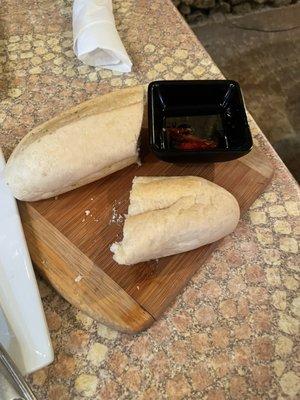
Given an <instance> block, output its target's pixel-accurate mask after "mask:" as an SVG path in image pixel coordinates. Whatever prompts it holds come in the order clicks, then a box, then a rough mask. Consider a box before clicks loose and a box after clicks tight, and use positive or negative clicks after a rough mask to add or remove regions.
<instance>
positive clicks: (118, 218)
mask: <svg viewBox="0 0 300 400" xmlns="http://www.w3.org/2000/svg"><path fill="white" fill-rule="evenodd" d="M123 220H124V216H123V215H122V214H119V213H118V212H117V209H116V207H115V206H113V208H112V215H111V219H110V221H109V224H117V225H120V224H121V223H122V222H123Z"/></svg>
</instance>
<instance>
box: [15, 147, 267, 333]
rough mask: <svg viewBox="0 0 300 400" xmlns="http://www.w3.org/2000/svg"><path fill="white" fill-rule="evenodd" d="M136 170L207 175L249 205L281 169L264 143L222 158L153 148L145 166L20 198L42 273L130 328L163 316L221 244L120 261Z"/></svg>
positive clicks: (82, 304) (94, 311)
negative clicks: (167, 158) (164, 153)
mask: <svg viewBox="0 0 300 400" xmlns="http://www.w3.org/2000/svg"><path fill="white" fill-rule="evenodd" d="M136 175H138V176H146V175H147V176H155V175H162V176H163V175H165V176H169V175H170V176H171V175H173V176H176V175H197V176H201V177H204V178H206V179H209V180H211V181H213V182H215V183H217V184H219V185H221V186H223V187H224V188H226V189H227V190H228V191H230V192H231V193H232V194H233V195H234V196H235V197H236V198H237V200H238V202H239V204H240V207H241V211H242V213H243V212H245V211H246V210H247V209H248V208H249V206H250V205H251V204H252V203H253V202H254V200H255V199H256V198H257V197H258V195H259V194H260V193H261V192H262V191H263V190H264V189H265V187H266V186H267V185H268V183H269V182H270V180H271V178H272V175H273V169H272V167H271V165H270V163H269V161H268V160H267V159H266V157H265V156H264V155H263V154H262V153H260V152H259V151H258V150H257V149H253V150H252V151H251V153H249V154H248V155H247V156H245V157H243V158H241V159H239V160H234V161H230V162H227V163H216V164H189V165H174V164H168V163H165V162H162V161H159V160H157V159H156V158H155V157H154V156H152V155H151V154H147V155H146V156H145V157H144V160H143V164H142V166H137V165H132V166H130V167H127V168H125V169H123V170H121V171H118V172H116V173H114V174H112V175H110V176H108V177H105V178H102V179H101V180H99V181H97V182H94V183H91V184H89V185H86V186H84V187H82V188H79V189H76V190H74V191H72V192H69V193H66V194H64V195H61V196H59V197H58V198H56V199H54V198H52V199H49V200H43V201H39V202H33V203H22V202H20V203H19V207H20V212H21V217H22V221H23V224H24V231H25V235H26V239H27V242H28V246H29V250H30V254H31V257H32V259H33V261H34V263H35V264H36V267H37V268H38V270H39V271H40V272H41V273H42V275H43V276H44V277H46V279H48V280H49V281H50V282H51V284H52V285H53V286H54V287H55V289H56V290H57V291H58V292H59V293H60V294H61V295H62V296H63V297H64V298H65V299H66V300H68V301H69V302H70V303H72V304H73V305H75V306H76V307H78V308H79V309H81V310H82V311H83V312H85V313H87V314H88V315H90V316H91V317H92V318H94V319H96V320H98V321H100V322H102V323H104V324H107V325H109V326H111V327H114V328H115V329H118V330H120V331H123V332H130V333H135V332H139V331H142V330H143V329H145V328H147V327H149V326H150V325H151V324H152V323H153V322H154V321H155V320H156V319H158V318H159V316H160V315H161V314H162V313H163V312H164V311H165V309H166V308H167V307H168V306H169V304H170V303H171V302H172V301H173V300H174V298H175V297H176V296H177V294H178V293H179V292H180V291H181V290H182V289H183V287H184V286H185V285H186V284H187V282H188V281H189V279H190V278H191V277H192V275H193V274H194V273H195V272H196V271H197V270H198V269H199V268H200V267H201V265H202V264H203V263H204V262H205V260H206V259H207V258H208V256H209V255H210V254H211V253H212V252H213V250H214V249H215V248H216V247H217V246H218V244H219V242H216V243H213V244H210V245H206V246H203V247H201V248H199V249H196V250H193V251H190V252H187V253H183V254H179V255H174V256H170V257H165V258H162V259H159V260H158V261H151V262H145V263H140V264H137V265H134V266H130V267H127V266H119V265H118V264H116V263H115V262H114V261H113V259H112V253H111V252H110V250H109V247H110V245H111V244H112V243H113V242H115V241H116V240H118V239H121V237H122V214H124V213H126V212H127V208H128V200H129V191H130V189H131V184H132V179H133V178H134V176H136ZM120 215H121V217H120Z"/></svg>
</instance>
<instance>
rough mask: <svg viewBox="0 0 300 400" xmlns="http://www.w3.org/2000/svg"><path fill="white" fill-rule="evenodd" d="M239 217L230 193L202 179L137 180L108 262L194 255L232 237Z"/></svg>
mask: <svg viewBox="0 0 300 400" xmlns="http://www.w3.org/2000/svg"><path fill="white" fill-rule="evenodd" d="M239 217H240V209H239V205H238V203H237V201H236V199H235V198H234V197H233V196H232V194H230V193H229V192H227V190H225V189H223V188H222V187H220V186H218V185H216V184H214V183H212V182H210V181H207V180H206V179H203V178H200V177H196V176H179V177H136V178H134V180H133V186H132V190H131V193H130V205H129V209H128V216H127V217H126V220H125V223H124V229H123V240H122V242H118V243H114V244H113V245H112V246H111V251H112V252H113V253H114V256H113V258H114V260H115V261H116V262H117V263H119V264H126V265H130V264H136V263H138V262H141V261H148V260H151V259H156V258H160V257H165V256H169V255H171V254H177V253H182V252H185V251H189V250H193V249H195V248H197V247H200V246H203V245H205V244H208V243H212V242H214V241H216V240H219V239H221V238H222V237H224V236H226V235H228V234H229V233H231V232H232V231H233V230H234V229H235V227H236V225H237V223H238V221H239Z"/></svg>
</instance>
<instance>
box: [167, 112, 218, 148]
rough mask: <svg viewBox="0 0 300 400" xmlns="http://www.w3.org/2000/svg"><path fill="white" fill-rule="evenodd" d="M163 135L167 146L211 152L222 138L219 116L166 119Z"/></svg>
mask: <svg viewBox="0 0 300 400" xmlns="http://www.w3.org/2000/svg"><path fill="white" fill-rule="evenodd" d="M164 133H165V134H166V135H167V139H168V143H169V146H170V147H172V148H175V149H179V150H187V151H193V150H194V151H195V150H196V151H197V150H211V149H215V148H216V147H218V146H219V145H220V137H221V136H223V135H222V133H223V130H222V120H221V117H220V116H219V115H193V116H183V117H167V118H166V120H165V128H164Z"/></svg>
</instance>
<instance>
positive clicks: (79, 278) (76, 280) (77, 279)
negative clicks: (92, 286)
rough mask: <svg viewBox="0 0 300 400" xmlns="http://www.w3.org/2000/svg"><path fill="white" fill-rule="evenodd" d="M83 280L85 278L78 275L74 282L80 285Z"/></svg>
mask: <svg viewBox="0 0 300 400" xmlns="http://www.w3.org/2000/svg"><path fill="white" fill-rule="evenodd" d="M82 278H83V276H82V275H77V276H76V278H75V279H74V281H75V282H76V283H79V282H80V281H81V279H82Z"/></svg>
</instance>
